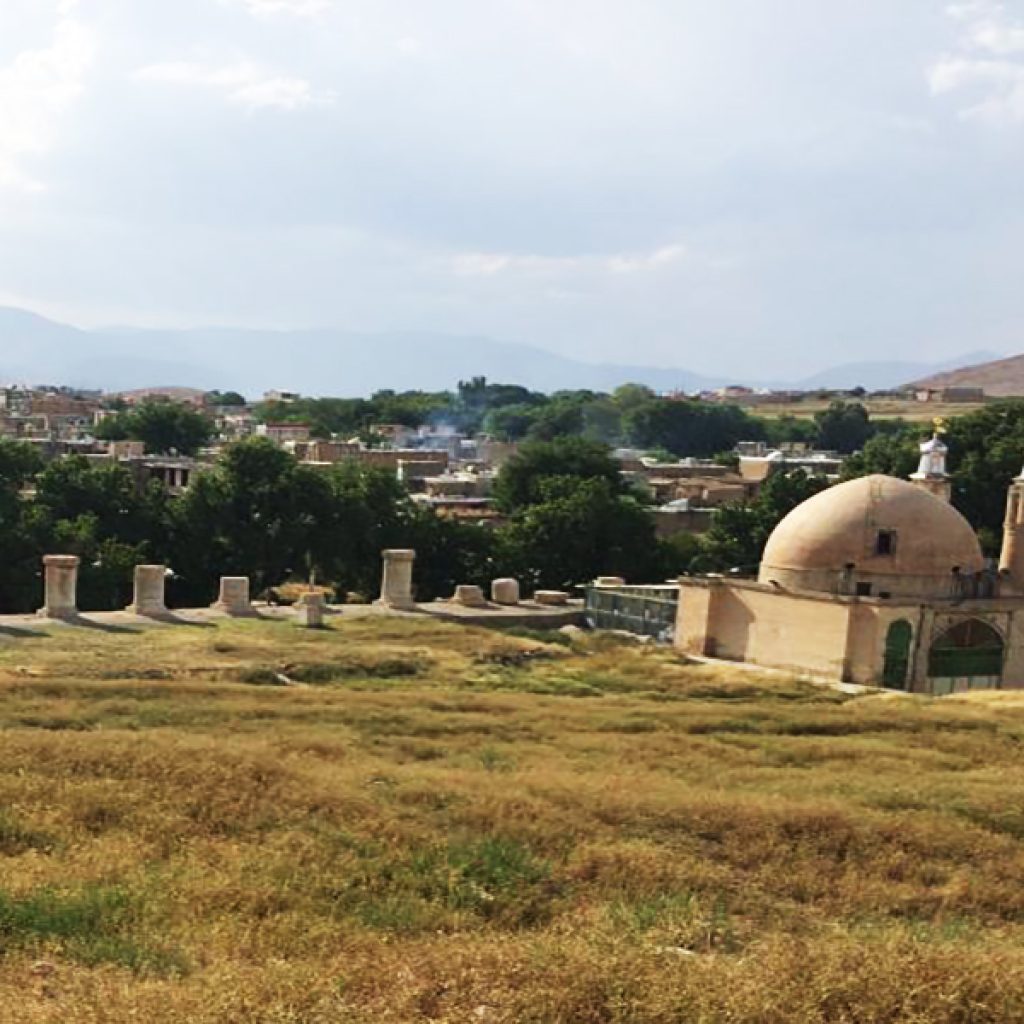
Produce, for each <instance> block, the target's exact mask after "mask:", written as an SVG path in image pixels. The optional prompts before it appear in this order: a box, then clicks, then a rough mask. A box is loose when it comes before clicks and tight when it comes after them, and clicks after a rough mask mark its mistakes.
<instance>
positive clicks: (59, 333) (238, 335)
mask: <svg viewBox="0 0 1024 1024" xmlns="http://www.w3.org/2000/svg"><path fill="white" fill-rule="evenodd" d="M995 358H998V356H997V354H994V353H988V352H974V353H969V354H966V355H964V356H960V357H957V358H956V359H952V360H947V361H945V362H943V363H941V364H928V363H910V362H866V363H850V364H846V365H842V366H837V367H835V368H833V369H829V370H825V371H822V372H820V373H817V374H815V375H813V376H811V377H808V378H807V379H805V380H803V381H767V382H766V381H758V380H750V379H747V378H745V377H744V376H743V374H742V373H741V372H738V371H736V370H732V371H729V372H728V373H723V374H722V375H721V376H709V375H702V374H697V373H693V372H690V371H689V370H687V369H685V368H683V367H680V368H668V367H650V366H634V365H629V364H622V365H613V364H602V363H588V362H584V361H582V360H575V359H570V358H567V357H565V356H560V355H556V354H555V353H552V352H546V351H543V350H542V349H538V348H534V347H532V346H530V345H524V344H518V343H513V342H502V341H495V340H493V339H491V338H486V337H461V336H455V335H441V334H431V333H428V332H415V331H408V332H389V333H381V334H365V333H356V332H350V331H344V330H333V329H322V330H294V331H261V330H249V329H230V328H197V329H194V330H150V329H143V328H125V327H119V328H108V329H102V330H83V329H80V328H77V327H72V326H70V325H67V324H62V323H57V322H55V321H53V320H48V319H46V318H45V317H41V316H38V315H36V314H34V313H30V312H27V311H25V310H20V309H12V308H0V381H3V382H18V383H21V382H24V383H33V384H69V385H72V386H77V387H90V388H103V389H104V390H107V391H118V390H127V389H131V388H141V387H150V386H162V385H186V386H190V387H197V388H203V389H207V390H212V389H215V388H216V389H220V390H228V389H231V390H236V391H241V392H242V393H244V394H246V395H249V396H258V395H260V394H262V393H263V392H264V391H265V390H267V389H269V388H281V389H285V390H293V391H299V392H302V393H303V394H309V395H350V396H355V395H368V394H370V393H372V392H373V391H376V390H378V389H381V388H393V389H395V390H398V391H401V390H406V389H422V390H442V389H445V388H452V387H454V385H455V383H456V382H457V381H458V380H460V379H465V378H468V377H472V376H477V375H483V376H486V377H488V378H490V379H492V380H498V381H504V382H508V383H516V384H523V385H526V386H527V387H530V388H534V389H536V390H542V391H554V390H558V389H560V388H591V389H594V390H601V391H608V390H611V389H613V388H615V387H617V386H618V385H620V384H623V383H625V382H627V381H635V382H637V383H642V384H647V385H648V386H650V387H652V388H655V389H657V390H660V391H667V390H676V389H678V390H684V391H695V390H700V389H702V388H713V387H720V386H723V385H726V384H746V385H749V386H753V387H757V386H764V387H768V386H773V387H794V388H802V389H814V388H819V387H831V388H843V387H855V386H857V385H860V386H862V387H865V388H868V389H869V390H879V389H883V388H887V387H897V386H900V385H902V384H905V383H907V382H908V381H911V380H916V379H919V378H924V377H929V376H931V375H933V374H937V373H940V372H942V371H945V370H950V369H954V368H956V367H962V366H965V365H971V364H976V363H982V362H986V361H989V360H992V359H995ZM680 361H681V362H684V361H685V350H684V349H681V356H680Z"/></svg>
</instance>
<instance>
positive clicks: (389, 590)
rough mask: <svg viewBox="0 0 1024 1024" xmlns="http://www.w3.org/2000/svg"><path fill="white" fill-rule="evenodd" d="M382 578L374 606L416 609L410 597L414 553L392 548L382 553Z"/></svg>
mask: <svg viewBox="0 0 1024 1024" xmlns="http://www.w3.org/2000/svg"><path fill="white" fill-rule="evenodd" d="M381 557H382V558H383V559H384V576H383V579H382V580H381V585H380V597H379V598H378V599H377V601H376V604H378V605H382V606H383V607H385V608H397V609H405V610H410V609H413V608H415V607H416V602H415V601H414V600H413V596H412V563H413V562H414V561H415V560H416V552H415V551H409V550H402V549H395V548H392V549H391V550H389V551H382V552H381Z"/></svg>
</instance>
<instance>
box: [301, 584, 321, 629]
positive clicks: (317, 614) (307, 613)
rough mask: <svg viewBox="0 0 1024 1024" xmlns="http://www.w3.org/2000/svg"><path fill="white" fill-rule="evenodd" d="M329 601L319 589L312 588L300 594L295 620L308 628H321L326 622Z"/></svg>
mask: <svg viewBox="0 0 1024 1024" xmlns="http://www.w3.org/2000/svg"><path fill="white" fill-rule="evenodd" d="M326 608H327V602H326V601H325V600H324V595H323V594H322V593H321V592H320V591H319V590H310V591H307V592H306V593H305V594H300V595H299V600H298V601H297V602H296V604H295V621H296V622H297V623H298V624H299V625H300V626H305V627H306V628H307V629H319V628H320V627H321V626H323V624H324V612H325V610H326Z"/></svg>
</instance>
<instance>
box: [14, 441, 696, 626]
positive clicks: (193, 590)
mask: <svg viewBox="0 0 1024 1024" xmlns="http://www.w3.org/2000/svg"><path fill="white" fill-rule="evenodd" d="M33 479H35V489H34V493H31V494H30V495H29V496H25V491H26V488H28V486H29V485H30V484H31V482H32V481H33ZM499 486H500V489H502V490H503V492H504V493H505V494H506V495H507V496H508V497H507V499H506V507H507V508H508V511H509V514H510V519H509V522H508V523H507V524H506V525H505V526H503V527H501V528H499V529H497V530H493V531H492V530H488V529H486V528H484V527H480V526H475V525H467V524H462V523H457V522H454V521H451V520H447V519H442V518H439V517H438V516H436V515H435V514H434V513H433V512H432V511H431V510H429V509H427V508H424V507H422V506H420V505H417V504H416V503H415V502H413V501H412V500H411V499H410V497H409V496H408V495H407V494H406V493H405V491H404V490H403V489H402V487H401V485H400V484H399V483H398V481H397V480H396V479H395V477H394V476H393V475H392V474H390V473H388V472H386V471H384V470H380V469H367V468H363V467H361V466H359V465H358V464H356V463H344V462H343V463H341V464H339V465H337V466H334V467H331V468H330V469H329V470H325V469H323V468H314V467H311V466H307V465H303V464H301V463H299V462H297V461H296V460H295V459H294V458H293V457H292V456H291V455H290V454H288V453H287V452H285V451H283V450H281V449H279V448H277V447H275V446H274V445H273V444H272V443H271V442H269V441H266V440H264V439H255V440H251V441H247V442H244V443H241V444H237V445H234V446H232V447H231V448H229V449H228V450H227V452H226V453H225V455H224V457H223V458H222V459H221V461H220V462H219V463H218V464H217V465H216V466H213V467H211V468H209V469H207V470H205V471H203V472H201V473H199V474H197V475H196V477H195V479H194V481H193V484H192V486H191V487H190V488H189V490H188V491H187V492H186V493H185V494H184V495H183V496H182V497H178V498H175V497H171V496H170V495H168V494H167V492H166V491H165V490H164V489H163V488H162V487H160V486H159V485H158V484H155V483H154V484H151V485H149V486H147V487H143V488H140V487H139V486H138V485H137V483H136V481H135V479H134V478H133V476H132V475H131V474H130V473H129V472H128V471H127V470H125V469H124V468H122V467H119V466H115V465H109V464H103V465H95V464H92V463H90V462H89V461H88V460H86V459H84V458H81V457H72V458H67V459H62V460H59V461H56V462H53V463H51V464H50V465H49V466H47V467H46V468H45V469H42V470H41V471H40V466H39V464H38V462H37V460H36V456H35V455H34V453H33V452H31V451H30V450H29V449H28V448H26V447H24V446H22V445H19V444H16V443H12V442H3V443H0V526H2V529H0V537H2V542H0V543H2V545H3V554H4V555H5V565H6V572H5V573H4V575H3V576H2V577H0V611H2V612H27V611H31V610H32V609H34V608H36V607H38V606H39V604H40V603H41V598H42V592H41V579H40V575H41V574H40V562H41V558H42V556H43V555H44V554H47V553H53V554H58V553H60V554H76V555H79V556H80V557H81V559H82V569H81V586H80V604H81V606H82V607H83V608H86V609H105V608H117V607H123V606H125V605H126V604H128V602H129V600H130V595H131V579H132V568H133V566H134V565H136V564H140V563H144V562H156V563H159V564H166V565H168V566H169V567H170V568H171V569H172V571H173V573H174V575H173V577H172V579H171V583H170V587H169V591H168V593H169V598H170V600H171V602H172V603H173V604H176V605H178V606H184V605H191V606H195V605H202V604H206V603H209V602H210V600H212V598H213V596H214V594H215V593H216V589H217V581H218V579H219V577H220V576H222V575H244V576H249V577H250V578H251V579H252V581H253V587H254V590H255V591H256V592H261V591H263V590H265V589H266V588H269V587H273V586H277V585H279V584H281V583H283V582H285V581H287V580H290V579H308V578H310V577H311V576H313V575H315V576H316V577H317V579H319V580H320V581H321V582H324V583H328V584H330V585H332V586H333V587H334V588H335V589H336V591H338V592H339V593H340V594H344V593H346V592H350V591H355V592H357V593H360V594H363V595H365V596H373V595H374V594H375V593H376V591H377V588H378V587H379V582H380V552H381V551H382V550H383V549H385V548H389V547H409V548H414V549H415V550H416V551H417V556H418V557H417V563H416V586H417V596H418V597H419V598H420V599H422V600H429V599H431V598H434V597H439V596H447V595H449V594H450V593H451V592H452V590H453V588H454V587H455V585H456V584H458V583H478V584H481V585H486V584H487V583H488V582H489V581H490V580H491V579H493V578H494V577H496V576H500V575H517V576H519V577H520V578H521V579H522V580H523V582H524V585H525V586H526V587H527V588H529V587H535V586H541V585H545V586H555V585H557V586H571V585H573V584H577V583H582V582H585V581H587V580H589V579H592V578H593V577H594V576H596V575H599V574H601V573H610V572H615V573H622V574H625V575H628V576H630V577H631V578H634V579H647V578H657V575H659V574H660V573H661V572H662V571H668V570H669V569H670V568H673V567H676V568H678V566H674V563H673V562H672V558H673V549H672V548H670V547H667V546H664V545H661V544H659V543H658V542H657V541H656V540H655V538H654V526H653V521H652V519H651V517H650V515H649V513H648V512H647V511H646V510H645V509H643V508H642V507H641V506H640V505H639V504H638V502H637V500H636V499H635V498H633V497H631V496H628V495H625V494H623V493H622V488H621V485H620V483H619V477H618V471H617V468H616V466H615V463H614V462H613V461H612V460H611V459H610V458H609V456H608V454H607V451H606V450H604V449H602V448H601V447H600V446H599V445H595V444H592V443H588V442H584V441H581V440H578V439H572V438H570V439H563V440H561V441H556V442H549V443H544V444H541V443H538V444H536V445H533V446H530V445H528V446H527V447H526V449H525V451H524V453H523V454H522V455H521V456H519V457H517V458H514V459H512V460H511V461H510V462H509V463H508V465H507V468H506V470H505V473H504V474H503V476H502V483H501V484H500V485H499ZM651 574H655V575H654V576H652V575H651Z"/></svg>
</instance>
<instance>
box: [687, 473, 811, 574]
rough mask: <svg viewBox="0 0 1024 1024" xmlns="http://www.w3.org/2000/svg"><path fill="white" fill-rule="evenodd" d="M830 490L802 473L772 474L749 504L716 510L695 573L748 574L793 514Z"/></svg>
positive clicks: (739, 503)
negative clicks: (788, 517)
mask: <svg viewBox="0 0 1024 1024" xmlns="http://www.w3.org/2000/svg"><path fill="white" fill-rule="evenodd" d="M826 487H828V482H827V481H826V480H824V479H823V478H821V477H817V476H809V475H808V474H807V473H805V472H804V471H803V470H800V469H798V470H794V471H793V472H790V473H773V474H772V475H771V476H769V477H768V479H767V480H766V481H765V482H764V484H763V485H762V486H761V490H760V491H759V492H758V494H757V497H756V498H754V499H753V500H752V501H749V502H735V503H732V504H728V505H724V506H722V507H721V508H719V509H716V510H715V512H714V514H713V516H712V521H711V528H710V529H709V530H708V532H707V533H706V534H705V535H704V538H703V540H702V545H701V548H702V550H701V552H700V554H699V555H698V556H697V558H696V559H695V560H694V562H693V563H692V565H691V567H690V568H691V571H694V572H726V571H729V570H730V569H735V570H738V571H739V572H741V573H744V574H749V573H752V572H754V571H756V569H757V567H758V565H759V564H760V562H761V556H762V554H763V553H764V548H765V545H766V544H767V543H768V538H769V537H770V536H771V533H772V531H773V530H774V529H775V527H776V526H778V525H779V523H780V522H781V521H782V519H783V518H784V517H785V516H787V515H788V514H789V513H790V512H792V511H793V509H795V508H796V507H797V505H800V504H802V503H803V502H805V501H806V500H807V499H808V498H811V497H813V496H814V495H815V494H818V493H819V492H820V491H823V490H825V488H826Z"/></svg>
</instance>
